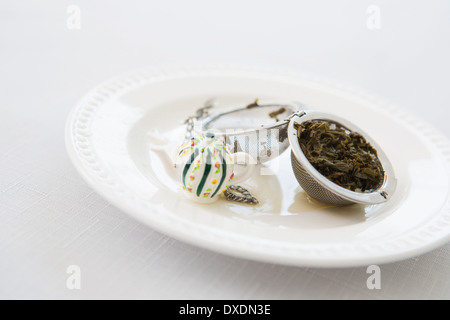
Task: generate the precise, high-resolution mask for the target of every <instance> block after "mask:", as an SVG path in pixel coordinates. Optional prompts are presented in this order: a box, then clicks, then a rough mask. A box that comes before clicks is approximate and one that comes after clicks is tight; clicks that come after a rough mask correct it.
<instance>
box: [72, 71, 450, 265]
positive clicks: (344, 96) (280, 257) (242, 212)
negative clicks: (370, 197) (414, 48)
mask: <svg viewBox="0 0 450 320" xmlns="http://www.w3.org/2000/svg"><path fill="white" fill-rule="evenodd" d="M212 97H218V98H220V99H221V100H222V101H225V102H229V103H238V104H245V103H249V102H251V101H252V100H254V99H255V98H256V97H258V98H261V99H264V98H270V99H271V100H277V99H282V100H283V101H285V100H293V101H300V102H302V103H304V104H305V105H306V106H307V107H308V108H309V109H314V110H320V111H324V112H328V113H334V114H337V115H339V116H341V117H344V118H346V119H348V120H350V121H352V122H353V123H355V124H357V125H358V126H359V127H361V128H363V129H364V130H365V131H366V132H367V133H368V134H369V135H370V136H371V137H372V138H373V139H375V140H376V141H377V142H378V144H379V145H380V146H382V148H383V150H384V151H385V153H386V154H387V156H388V157H389V159H390V160H391V162H392V165H393V167H394V170H395V174H396V176H397V179H398V187H397V190H396V192H395V194H394V196H393V197H392V199H391V200H390V201H389V202H388V203H386V204H383V205H377V206H361V205H353V206H347V207H330V206H327V205H324V204H321V203H318V202H315V201H314V200H311V199H309V197H307V195H306V194H305V193H304V192H303V191H302V190H301V188H300V187H299V186H298V184H297V182H296V180H295V177H294V175H293V173H292V170H291V167H290V159H289V156H290V155H289V152H285V153H284V154H283V155H282V156H281V157H280V158H279V159H278V160H274V161H272V162H271V163H269V164H268V169H267V168H263V170H264V171H265V172H266V173H267V171H268V170H269V171H270V170H271V172H272V173H273V174H272V175H259V174H257V175H254V177H253V178H252V179H251V180H248V181H247V182H246V183H244V184H242V185H243V186H245V187H247V188H249V189H250V190H251V191H252V193H254V194H255V195H256V196H257V198H258V199H259V200H260V201H261V205H259V206H256V207H253V206H245V205H240V204H237V203H232V202H227V201H226V200H224V199H221V200H219V201H217V202H215V203H213V204H209V205H201V204H197V203H194V202H190V201H188V200H185V199H184V198H183V197H182V196H180V194H179V193H177V191H176V190H175V189H176V186H175V184H174V183H173V182H172V180H170V178H169V177H168V175H167V174H166V172H165V171H164V169H163V168H162V165H161V160H160V159H159V157H158V156H157V155H156V154H154V153H152V152H151V151H149V148H148V147H149V145H148V144H149V141H148V137H147V134H148V133H149V132H150V131H152V130H153V129H158V130H159V132H161V133H163V134H164V135H165V137H166V138H167V139H169V140H170V141H171V142H170V143H171V144H173V145H175V144H176V143H178V140H179V138H178V137H179V136H180V135H181V137H182V136H183V127H182V126H181V125H180V123H181V122H182V121H183V120H184V119H185V118H186V117H187V116H188V115H191V114H193V113H194V112H195V110H196V109H197V108H198V107H201V106H202V105H203V103H204V102H205V101H206V100H208V99H210V98H212ZM66 142H67V149H68V151H69V155H70V157H71V159H72V161H73V163H74V165H75V166H76V168H77V169H78V171H79V172H80V174H81V175H82V176H83V177H84V179H85V180H86V181H87V182H88V183H89V184H90V185H91V186H92V187H93V188H94V189H95V190H96V191H97V192H98V193H99V194H101V195H102V196H103V197H105V198H106V199H107V200H109V201H110V202H111V203H113V204H114V205H116V206H117V207H119V208H120V209H122V210H123V211H124V212H126V213H128V214H130V215H131V216H133V217H135V218H136V219H138V220H140V221H142V222H143V223H145V224H147V225H149V226H150V227H152V228H154V229H156V230H159V231H161V232H163V233H166V234H168V235H170V236H173V237H175V238H177V239H180V240H182V241H186V242H189V243H191V244H194V245H198V246H201V247H204V248H208V249H211V250H215V251H218V252H222V253H225V254H229V255H234V256H239V257H243V258H248V259H254V260H260V261H266V262H273V263H280V264H290V265H298V266H316V267H346V266H360V265H370V264H382V263H387V262H392V261H396V260H401V259H405V258H408V257H412V256H416V255H419V254H422V253H424V252H426V251H429V250H431V249H433V248H436V247H438V246H439V245H442V244H444V243H445V242H447V241H449V240H450V204H449V200H448V196H449V187H450V182H449V181H450V179H449V177H450V167H449V164H450V144H449V142H448V141H447V140H446V139H445V138H443V137H442V136H441V135H439V134H438V133H436V132H435V130H434V129H433V128H431V127H429V126H428V125H427V124H424V123H423V122H422V121H421V120H420V119H418V118H417V117H415V116H413V115H410V114H408V113H407V112H405V110H403V109H401V108H399V107H397V106H394V105H391V104H389V103H386V102H384V101H382V100H380V99H378V98H376V97H373V96H370V95H368V94H367V93H364V92H361V91H358V90H355V89H352V88H348V87H343V86H339V85H337V84H332V83H329V82H325V81H323V80H320V79H316V78H311V77H306V76H301V75H298V74H291V73H287V72H285V71H276V70H267V69H259V68H251V67H242V66H239V67H238V66H225V65H220V66H217V65H214V66H181V67H180V66H166V67H157V68H149V69H145V70H142V71H138V72H134V73H131V74H128V75H125V76H123V77H118V78H115V79H113V80H110V81H108V82H106V83H104V84H102V85H100V86H99V87H97V88H95V89H94V90H93V91H92V92H90V93H89V94H88V95H87V96H85V97H84V98H83V99H82V100H81V101H80V102H79V103H78V104H77V106H76V107H75V108H74V110H73V112H72V113H71V115H70V116H69V119H68V122H67V129H66Z"/></svg>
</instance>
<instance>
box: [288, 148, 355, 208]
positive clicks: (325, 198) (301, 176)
mask: <svg viewBox="0 0 450 320" xmlns="http://www.w3.org/2000/svg"><path fill="white" fill-rule="evenodd" d="M291 162H292V169H293V170H294V174H295V177H296V178H297V181H298V183H299V184H300V186H301V187H302V188H303V190H305V192H306V193H307V194H308V195H310V196H311V197H313V198H314V199H316V200H319V201H321V202H325V203H329V204H334V205H347V204H351V203H353V202H352V201H349V200H346V199H344V198H341V197H339V196H337V195H336V194H334V193H333V192H331V191H328V190H327V189H325V188H324V187H322V186H321V185H320V184H319V183H318V182H317V181H316V180H315V179H314V178H313V177H311V175H310V174H309V173H308V172H307V171H306V170H305V169H304V168H303V166H302V165H301V164H300V162H298V161H297V159H296V157H295V155H294V153H293V152H292V153H291Z"/></svg>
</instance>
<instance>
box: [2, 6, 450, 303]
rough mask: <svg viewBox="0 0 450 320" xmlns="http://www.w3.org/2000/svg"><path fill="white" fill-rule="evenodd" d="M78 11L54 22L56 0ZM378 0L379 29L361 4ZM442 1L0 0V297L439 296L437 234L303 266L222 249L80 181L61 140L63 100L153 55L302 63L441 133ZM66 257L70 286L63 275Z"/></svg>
mask: <svg viewBox="0 0 450 320" xmlns="http://www.w3.org/2000/svg"><path fill="white" fill-rule="evenodd" d="M71 4H75V5H78V6H79V7H80V9H81V29H80V30H69V29H68V28H67V26H66V22H67V19H68V17H69V15H68V14H67V7H68V6H69V5H71ZM369 5H378V6H379V7H380V9H381V30H369V29H368V28H367V26H366V20H367V18H368V17H369V15H368V14H367V13H366V10H367V8H368V6H369ZM449 57H450V2H449V1H445V0H441V1H437V0H430V1H405V0H397V1H382V0H371V1H365V0H351V1H350V0H344V1H333V0H327V1H324V0H319V1H284V0H281V1H280V0H278V1H242V0H240V1H235V0H229V1H221V2H219V1H206V0H205V1H197V0H191V1H181V0H178V1H170V0H168V1H137V0H127V1H112V0H96V1H88V0H83V1H82V0H72V1H62V0H52V1H49V0H47V1H31V0H30V1H12V0H3V1H1V3H0V298H153V299H165V298H182V299H183V298H187V299H197V298H203V299H215V298H223V299H240V298H246V299H262V298H265V299H299V298H306V299H308V298H324V299H333V298H344V299H351V298H362V299H369V298H373V299H391V298H393V299H396V298H413V299H428V298H433V299H449V298H450V268H449V267H450V245H449V244H446V245H445V246H443V247H441V248H440V249H437V250H435V251H433V252H431V253H428V254H425V255H423V256H420V257H417V258H414V259H409V260H407V261H403V262H398V263H393V264H388V265H383V266H381V272H382V289H381V290H374V291H370V290H368V289H367V287H366V279H367V277H368V275H367V274H366V268H354V269H328V270H324V269H312V268H295V267H284V266H276V265H271V264H263V263H257V262H252V261H246V260H242V259H236V258H232V257H228V256H223V255H220V254H216V253H213V252H210V251H206V250H202V249H198V248H196V247H192V246H190V245H186V244H184V243H181V242H178V241H176V240H173V239H171V238H168V237H166V236H165V235H163V234H160V233H157V232H155V231H153V230H151V229H150V228H148V227H145V226H143V225H141V224H139V223H138V222H136V221H134V220H133V219H131V218H129V217H128V216H127V215H126V214H124V213H122V212H120V211H119V210H117V209H115V208H114V207H112V206H111V205H109V204H108V203H107V202H105V201H104V200H103V199H102V198H100V197H99V196H98V195H96V194H95V193H93V191H92V190H91V189H90V188H89V187H88V186H87V185H86V184H85V183H84V182H83V180H82V179H81V178H80V176H79V175H78V174H77V172H76V171H75V169H74V168H73V167H72V165H71V163H70V161H69V159H68V157H67V155H66V152H65V147H64V125H65V119H66V117H67V115H68V113H69V111H70V109H71V108H72V106H73V105H74V104H75V102H76V101H77V100H78V99H79V98H80V97H81V96H82V95H83V94H84V93H86V92H87V91H89V89H91V88H92V87H93V86H95V85H96V84H98V83H99V82H102V81H103V80H106V79H108V78H109V77H111V76H115V75H117V74H120V73H123V72H125V71H128V70H129V69H136V68H140V67H143V66H148V65H155V64H160V63H170V62H177V63H180V62H181V63H192V62H225V63H229V62H233V63H241V64H254V65H262V66H272V67H278V68H282V69H290V70H295V71H299V72H303V73H305V72H306V73H311V74H316V75H319V76H322V77H326V78H330V79H334V80H337V81H340V82H342V83H345V84H351V85H353V86H357V87H361V88H363V89H366V90H369V91H371V92H373V93H375V94H377V95H379V96H381V97H384V98H386V99H389V100H391V101H393V102H395V103H397V104H400V105H402V106H404V107H406V108H408V109H410V110H411V112H414V113H416V114H420V116H421V117H423V118H424V119H425V120H426V121H428V122H430V123H432V124H433V125H434V126H435V127H437V128H438V129H439V130H440V131H441V132H443V133H444V134H445V135H446V136H447V137H450V126H448V117H449V116H450V111H449V107H450V106H449V101H450V90H449V84H450V80H449V79H450V78H449V74H450V64H449V63H448V59H449ZM72 264H75V265H79V266H80V267H81V270H82V290H79V291H70V290H68V289H67V288H66V279H67V276H68V275H67V274H66V269H67V267H68V266H69V265H72Z"/></svg>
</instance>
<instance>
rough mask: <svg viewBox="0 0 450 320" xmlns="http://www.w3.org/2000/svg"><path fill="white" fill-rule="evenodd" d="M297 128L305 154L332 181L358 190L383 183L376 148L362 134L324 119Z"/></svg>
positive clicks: (364, 189)
mask: <svg viewBox="0 0 450 320" xmlns="http://www.w3.org/2000/svg"><path fill="white" fill-rule="evenodd" d="M296 129H297V133H298V140H299V143H300V147H301V149H302V151H303V153H304V155H305V156H306V158H307V159H308V161H309V162H310V163H311V164H312V166H313V167H314V168H315V169H316V170H317V171H319V172H320V173H321V174H322V175H323V176H325V177H326V178H327V179H329V180H330V181H332V182H334V183H336V184H337V185H339V186H341V187H344V188H346V189H349V190H352V191H357V192H370V191H373V190H375V189H377V188H379V187H380V186H381V185H382V183H383V180H384V170H383V166H382V165H381V162H380V160H379V159H378V155H377V151H376V150H375V149H374V148H373V147H372V146H371V145H370V144H369V143H368V142H367V141H366V139H365V138H364V137H363V136H362V135H360V134H359V133H357V132H350V131H349V130H347V129H346V128H345V127H343V126H341V125H339V124H338V123H334V122H331V121H322V120H309V121H305V122H304V123H302V124H296Z"/></svg>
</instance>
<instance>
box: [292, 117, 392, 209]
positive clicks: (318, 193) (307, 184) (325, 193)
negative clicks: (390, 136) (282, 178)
mask: <svg viewBox="0 0 450 320" xmlns="http://www.w3.org/2000/svg"><path fill="white" fill-rule="evenodd" d="M308 120H319V121H328V122H330V123H335V124H337V125H339V126H342V127H344V128H345V129H347V130H348V131H350V132H357V133H359V134H360V135H361V136H363V137H364V138H365V139H366V141H367V142H368V143H369V144H370V145H372V147H373V148H375V149H376V150H377V155H378V159H379V161H380V162H381V165H382V167H383V170H384V178H383V182H382V184H380V186H379V187H378V188H376V189H375V190H372V191H370V192H357V191H351V190H349V189H346V188H344V187H341V186H339V185H337V184H336V183H334V182H332V181H331V180H329V179H328V178H326V177H325V176H323V175H322V174H321V173H320V172H319V171H317V170H316V169H315V168H314V166H313V165H312V164H311V163H310V162H309V161H308V159H307V158H306V156H305V154H304V153H303V151H302V149H301V147H300V143H299V140H298V132H297V129H296V128H295V125H296V124H302V123H304V122H306V121H308ZM288 137H289V143H290V145H291V148H292V153H291V163H292V169H293V171H294V175H295V177H296V179H297V181H298V183H299V184H300V186H301V187H302V188H303V190H304V191H305V192H306V193H307V194H308V195H310V196H311V197H312V198H314V199H316V200H319V201H321V202H324V203H328V204H332V205H347V204H354V203H360V204H367V205H370V204H380V203H383V202H386V201H388V200H389V199H390V198H391V197H392V195H393V193H394V191H395V188H396V185H397V180H396V178H395V175H394V170H393V167H392V165H391V163H390V161H389V159H388V158H387V156H386V155H385V153H384V152H383V150H382V149H381V148H380V146H379V145H378V144H377V143H376V142H375V141H374V140H373V139H372V138H370V137H369V136H368V135H367V134H366V133H365V132H364V131H363V130H361V129H360V128H359V127H357V126H356V125H354V124H353V123H351V122H349V121H347V120H345V119H343V118H341V117H338V116H335V115H331V114H327V113H322V112H317V111H305V112H303V113H300V114H298V115H295V116H294V117H292V119H291V121H290V123H289V126H288Z"/></svg>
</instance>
